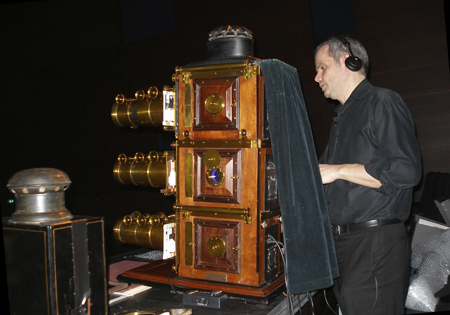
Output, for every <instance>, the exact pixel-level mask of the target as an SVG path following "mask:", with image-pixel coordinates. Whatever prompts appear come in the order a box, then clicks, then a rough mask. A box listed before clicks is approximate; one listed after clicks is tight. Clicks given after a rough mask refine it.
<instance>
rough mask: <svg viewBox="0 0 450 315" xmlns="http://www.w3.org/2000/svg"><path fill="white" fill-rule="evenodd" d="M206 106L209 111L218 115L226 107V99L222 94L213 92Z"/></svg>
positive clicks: (207, 99) (206, 101)
mask: <svg viewBox="0 0 450 315" xmlns="http://www.w3.org/2000/svg"><path fill="white" fill-rule="evenodd" d="M205 107H206V110H207V111H208V112H209V113H211V114H213V115H216V114H218V113H220V112H221V111H222V109H223V108H224V107H225V100H224V99H223V97H222V95H220V94H211V95H210V96H208V97H207V98H206V100H205Z"/></svg>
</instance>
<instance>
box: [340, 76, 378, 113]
mask: <svg viewBox="0 0 450 315" xmlns="http://www.w3.org/2000/svg"><path fill="white" fill-rule="evenodd" d="M372 87H373V85H372V84H371V83H370V82H369V80H367V79H364V80H362V81H361V83H360V84H358V86H357V87H356V88H355V89H354V90H353V92H352V93H351V94H350V96H349V98H348V99H347V101H346V102H345V105H342V104H340V103H339V105H338V107H337V108H336V110H335V112H338V113H343V112H344V110H345V109H346V108H348V107H349V106H350V105H351V104H352V103H353V102H354V101H356V100H358V99H361V98H364V97H366V95H367V93H368V92H369V90H370V89H371V88H372Z"/></svg>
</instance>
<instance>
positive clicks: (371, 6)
mask: <svg viewBox="0 0 450 315" xmlns="http://www.w3.org/2000/svg"><path fill="white" fill-rule="evenodd" d="M337 4H339V5H337ZM447 6H448V5H447ZM447 11H448V8H447ZM445 12H446V11H445V7H444V1H443V0H355V1H353V2H352V1H351V0H345V1H333V0H310V1H308V0H277V1H273V0H248V1H242V0H240V1H236V0H229V1H207V0H199V1H192V0H191V1H180V0H173V1H170V0H154V1H150V0H148V1H143V0H123V1H120V0H97V1H92V0H89V1H86V0H76V1H75V0H57V1H33V2H19V3H17V2H15V3H8V4H3V5H1V6H0V22H1V24H0V25H1V27H0V32H1V36H0V60H1V85H0V86H1V93H0V102H1V108H0V117H1V124H0V126H1V154H0V165H1V167H0V196H1V212H2V217H6V216H10V215H11V214H12V213H13V212H14V211H15V205H14V204H13V203H10V202H9V200H11V199H13V198H14V195H13V194H12V193H10V192H9V191H8V190H7V188H6V184H7V182H8V180H9V179H10V178H11V176H12V175H13V174H14V173H15V172H17V171H20V170H23V169H27V168H34V167H54V168H58V169H61V170H63V171H65V172H66V173H67V174H68V175H69V177H70V179H71V181H72V185H71V186H70V188H69V189H68V190H67V191H66V194H65V197H66V207H67V208H68V209H69V210H70V211H71V212H72V214H74V215H92V216H97V215H99V216H103V217H104V218H105V223H106V229H105V238H106V254H107V256H108V257H109V256H112V255H116V254H119V253H122V252H124V251H128V250H130V249H134V248H135V247H133V246H132V245H120V244H117V243H115V242H114V241H113V239H112V226H113V224H114V222H115V221H116V220H117V219H118V218H120V217H122V216H124V215H126V214H130V213H131V212H133V211H135V210H137V211H141V212H149V213H157V212H160V211H163V212H169V213H170V212H171V209H172V205H173V203H174V198H173V197H165V196H164V195H162V194H161V193H160V192H159V189H156V188H148V187H147V188H145V187H134V186H132V187H131V186H122V185H119V184H117V183H116V182H115V181H114V179H113V175H112V169H113V165H114V163H115V160H116V158H117V156H118V155H119V154H120V153H125V154H127V155H134V153H135V152H144V153H148V152H149V151H151V150H167V147H168V145H170V143H171V141H172V139H173V135H171V134H170V133H166V132H163V131H162V129H160V128H141V127H140V128H138V129H137V130H131V129H129V128H128V129H121V128H118V127H116V126H115V125H114V124H113V122H112V120H111V117H110V111H111V107H112V105H113V103H114V98H115V96H116V95H117V94H119V93H121V94H124V95H125V96H126V97H133V96H134V93H135V92H136V91H137V90H140V89H143V90H145V91H146V90H147V89H148V88H149V87H150V86H156V87H158V88H159V89H162V87H163V86H164V85H173V82H172V80H171V77H172V74H173V73H174V70H175V67H176V66H183V65H186V64H188V63H191V62H194V61H200V60H204V59H206V42H207V39H208V33H209V32H210V31H212V30H213V29H215V28H217V27H218V26H221V25H228V24H230V25H233V24H236V25H241V26H245V27H246V28H248V29H250V30H251V31H252V32H253V35H254V40H255V56H256V57H259V58H261V59H267V58H276V59H280V60H282V61H284V62H286V63H288V64H290V65H292V66H293V67H295V68H297V69H298V73H299V76H300V80H301V84H302V90H303V93H304V97H305V102H306V106H307V110H308V115H309V118H310V121H311V126H312V130H313V134H314V138H315V145H316V150H317V154H318V155H319V154H320V153H321V152H322V151H323V149H324V147H325V145H326V142H327V139H328V133H329V129H330V126H331V121H332V118H333V116H334V109H335V104H334V103H332V102H330V101H328V100H326V99H325V98H324V97H323V94H322V92H321V91H320V89H319V88H318V86H317V84H316V83H315V82H314V80H313V79H314V76H315V69H314V60H313V52H314V48H315V46H316V45H317V44H318V43H320V42H321V41H322V40H324V39H325V38H327V37H328V36H331V35H336V34H350V35H352V36H355V37H356V38H358V39H359V40H361V42H362V43H363V44H364V45H365V46H366V48H367V50H368V53H369V56H370V58H371V73H370V80H371V82H372V83H373V84H374V85H378V86H383V87H387V88H391V89H393V90H395V91H397V92H399V93H400V94H401V95H402V96H403V98H404V99H405V101H406V102H407V104H408V106H409V107H410V110H411V112H412V115H413V117H414V119H415V121H416V125H417V135H418V139H419V142H420V147H421V150H422V154H423V166H424V174H426V173H427V172H429V171H439V172H450V163H449V161H450V123H449V122H450V77H449V61H448V60H449V58H448V49H447V39H448V35H447V33H446V18H447V25H448V24H449V23H450V21H449V16H448V14H447V15H446V13H445ZM421 185H422V184H421ZM421 189H422V186H420V185H419V186H418V188H417V191H416V194H415V199H416V200H418V199H420V194H421Z"/></svg>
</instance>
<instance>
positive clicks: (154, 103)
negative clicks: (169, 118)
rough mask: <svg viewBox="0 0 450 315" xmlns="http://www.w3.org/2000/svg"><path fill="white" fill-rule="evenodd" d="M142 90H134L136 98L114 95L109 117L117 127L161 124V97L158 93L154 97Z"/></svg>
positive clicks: (156, 125)
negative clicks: (114, 99)
mask: <svg viewBox="0 0 450 315" xmlns="http://www.w3.org/2000/svg"><path fill="white" fill-rule="evenodd" d="M154 96H155V95H154V93H153V94H152V95H151V96H148V95H146V94H145V92H144V91H137V92H136V99H126V98H125V97H124V96H123V95H121V94H119V95H117V96H116V102H115V103H114V104H113V106H112V108H111V118H112V120H113V122H114V124H115V125H116V126H118V127H138V126H155V127H158V126H161V125H162V121H163V110H164V108H163V99H162V94H161V93H159V94H157V96H156V97H155V98H153V97H154Z"/></svg>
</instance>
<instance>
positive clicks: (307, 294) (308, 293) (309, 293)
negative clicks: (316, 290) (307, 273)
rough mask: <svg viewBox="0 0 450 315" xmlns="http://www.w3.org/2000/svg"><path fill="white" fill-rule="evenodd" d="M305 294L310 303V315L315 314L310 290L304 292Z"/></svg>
mask: <svg viewBox="0 0 450 315" xmlns="http://www.w3.org/2000/svg"><path fill="white" fill-rule="evenodd" d="M306 296H307V297H308V300H309V303H310V304H311V310H312V315H315V312H314V302H313V299H312V296H311V292H306Z"/></svg>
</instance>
